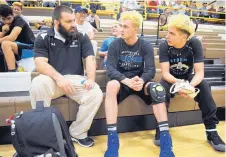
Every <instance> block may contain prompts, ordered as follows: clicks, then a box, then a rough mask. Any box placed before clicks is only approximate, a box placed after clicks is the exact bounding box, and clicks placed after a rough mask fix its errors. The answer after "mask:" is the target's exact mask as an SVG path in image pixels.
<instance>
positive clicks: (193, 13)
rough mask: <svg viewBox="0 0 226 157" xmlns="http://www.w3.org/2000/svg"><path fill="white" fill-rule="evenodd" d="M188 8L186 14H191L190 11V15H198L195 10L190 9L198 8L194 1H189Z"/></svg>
mask: <svg viewBox="0 0 226 157" xmlns="http://www.w3.org/2000/svg"><path fill="white" fill-rule="evenodd" d="M188 8H189V11H188V12H187V15H188V16H190V15H191V12H192V16H198V12H197V11H191V10H198V8H197V6H196V1H191V3H190V6H189V7H188Z"/></svg>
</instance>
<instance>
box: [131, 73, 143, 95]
mask: <svg viewBox="0 0 226 157" xmlns="http://www.w3.org/2000/svg"><path fill="white" fill-rule="evenodd" d="M132 80H133V90H135V91H141V90H142V89H143V85H144V80H143V79H141V78H139V77H138V76H135V77H134V78H132Z"/></svg>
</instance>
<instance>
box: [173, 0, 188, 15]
mask: <svg viewBox="0 0 226 157" xmlns="http://www.w3.org/2000/svg"><path fill="white" fill-rule="evenodd" d="M173 8H174V14H185V12H186V6H185V5H184V4H183V1H182V0H177V2H176V4H175V5H174V6H173Z"/></svg>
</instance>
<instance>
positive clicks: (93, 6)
mask: <svg viewBox="0 0 226 157" xmlns="http://www.w3.org/2000/svg"><path fill="white" fill-rule="evenodd" d="M95 2H97V3H95ZM98 2H99V1H98V0H90V10H93V9H95V10H101V5H100V4H99V3H98Z"/></svg>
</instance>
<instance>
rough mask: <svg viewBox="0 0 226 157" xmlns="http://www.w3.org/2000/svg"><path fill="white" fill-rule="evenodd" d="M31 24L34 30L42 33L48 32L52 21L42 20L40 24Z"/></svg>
mask: <svg viewBox="0 0 226 157" xmlns="http://www.w3.org/2000/svg"><path fill="white" fill-rule="evenodd" d="M33 24H34V26H35V28H36V29H38V30H40V31H43V32H44V31H47V30H49V29H50V28H51V27H52V25H53V24H52V19H49V18H47V19H44V20H43V21H41V22H34V23H33Z"/></svg>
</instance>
